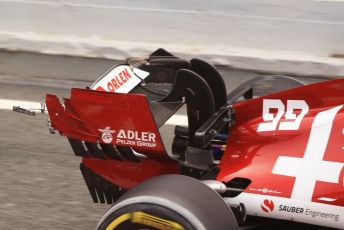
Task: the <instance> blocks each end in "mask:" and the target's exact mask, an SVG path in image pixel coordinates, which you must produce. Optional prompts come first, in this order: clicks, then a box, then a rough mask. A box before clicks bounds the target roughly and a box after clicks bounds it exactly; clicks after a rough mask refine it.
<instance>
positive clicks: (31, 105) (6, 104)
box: [0, 99, 41, 110]
mask: <svg viewBox="0 0 344 230" xmlns="http://www.w3.org/2000/svg"><path fill="white" fill-rule="evenodd" d="M13 106H20V107H21V108H24V109H40V108H41V103H39V102H35V101H20V100H9V99H0V109H5V110H12V109H13Z"/></svg>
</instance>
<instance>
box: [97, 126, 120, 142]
mask: <svg viewBox="0 0 344 230" xmlns="http://www.w3.org/2000/svg"><path fill="white" fill-rule="evenodd" d="M98 130H99V132H101V133H102V136H101V137H102V140H103V141H104V143H105V144H110V143H111V142H112V140H113V137H112V134H113V133H115V132H116V131H115V130H110V127H106V128H105V129H98Z"/></svg>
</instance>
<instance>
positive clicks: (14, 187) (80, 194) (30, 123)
mask: <svg viewBox="0 0 344 230" xmlns="http://www.w3.org/2000/svg"><path fill="white" fill-rule="evenodd" d="M221 72H222V74H223V76H226V77H225V79H226V85H227V89H228V91H230V90H232V89H233V88H234V87H236V86H237V85H238V84H240V83H242V82H244V81H246V80H248V79H251V78H253V77H255V76H258V75H259V74H257V73H250V72H244V71H240V70H230V69H226V68H221ZM1 78H2V79H9V77H8V76H7V77H6V76H1ZM12 79H13V80H12V81H9V80H3V81H2V80H0V89H1V90H0V98H1V99H17V100H29V101H42V100H44V97H45V94H46V93H53V94H58V95H60V96H68V95H69V90H68V88H69V87H70V86H79V87H84V86H85V85H87V82H83V81H66V80H63V79H61V80H55V81H53V83H51V84H50V83H49V81H47V82H48V83H47V82H45V84H44V85H43V84H40V82H39V81H37V79H35V78H24V77H12ZM42 85H43V86H42ZM182 112H183V111H182ZM0 116H1V123H0V130H1V132H0V229H4V230H7V229H30V230H31V229H66V230H67V229H85V230H86V229H87V230H88V229H94V228H95V226H96V224H97V222H98V220H99V219H100V218H101V216H102V215H103V214H104V213H105V211H106V210H107V209H108V208H109V206H108V205H103V204H93V203H92V200H91V197H90V195H89V194H88V190H87V188H86V185H85V184H84V181H83V178H82V175H81V173H80V171H79V163H80V158H78V157H75V156H74V154H73V153H72V150H71V148H70V146H69V144H68V143H67V140H66V139H65V138H63V137H61V136H59V135H50V134H49V132H48V128H47V126H46V124H47V116H46V115H45V114H38V115H37V116H33V117H31V116H27V115H23V114H19V113H15V112H12V111H9V110H0ZM170 130H173V129H171V127H170V126H167V127H163V128H162V130H161V133H162V136H163V138H164V140H166V141H167V142H166V143H165V144H166V146H167V149H170V148H169V147H168V146H170V142H171V139H172V135H173V134H172V133H171V132H170ZM270 225H271V224H270ZM282 226H284V227H285V228H286V229H287V228H288V229H290V228H294V229H299V228H303V229H314V228H313V227H309V226H303V225H295V224H283V225H281V224H276V223H274V224H273V225H271V226H270V227H271V229H277V228H278V229H281V228H282ZM256 229H267V227H266V226H265V227H257V228H256Z"/></svg>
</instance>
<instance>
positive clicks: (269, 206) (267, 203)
mask: <svg viewBox="0 0 344 230" xmlns="http://www.w3.org/2000/svg"><path fill="white" fill-rule="evenodd" d="M260 207H261V208H262V210H263V211H264V212H267V213H269V212H272V211H273V210H274V208H275V204H274V202H273V201H272V200H264V202H263V204H261V206H260Z"/></svg>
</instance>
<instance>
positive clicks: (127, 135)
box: [46, 89, 178, 189]
mask: <svg viewBox="0 0 344 230" xmlns="http://www.w3.org/2000/svg"><path fill="white" fill-rule="evenodd" d="M46 104H47V107H48V111H49V116H50V120H51V126H52V127H53V128H54V129H56V130H58V131H59V132H60V133H62V134H63V135H65V136H67V137H69V138H73V139H76V140H82V141H87V142H91V143H101V144H111V145H118V146H129V147H132V148H133V149H134V150H135V151H136V152H139V153H142V154H144V155H146V156H147V158H146V159H142V160H141V161H140V162H130V161H118V160H112V159H105V160H99V159H94V158H83V163H84V164H85V165H86V166H87V167H88V168H90V169H92V170H93V171H95V172H96V173H97V174H99V175H100V176H102V177H104V178H106V179H107V180H109V181H110V182H112V183H114V184H117V185H119V186H120V187H123V188H126V189H128V188H131V187H133V186H135V185H136V184H138V183H140V182H142V181H144V180H146V179H148V178H150V177H152V176H156V175H161V174H168V173H177V172H178V163H177V162H176V161H173V160H171V159H170V158H169V156H168V155H167V154H166V152H165V149H164V146H163V143H162V141H161V137H160V134H159V131H158V129H157V127H156V124H155V121H154V119H153V117H152V114H151V111H150V108H149V105H148V102H147V99H146V97H145V96H144V95H135V94H119V93H108V92H100V91H93V90H83V89H72V91H71V98H70V99H64V104H65V107H63V106H62V105H61V104H60V102H59V100H58V98H57V97H56V96H55V95H47V97H46Z"/></svg>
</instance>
